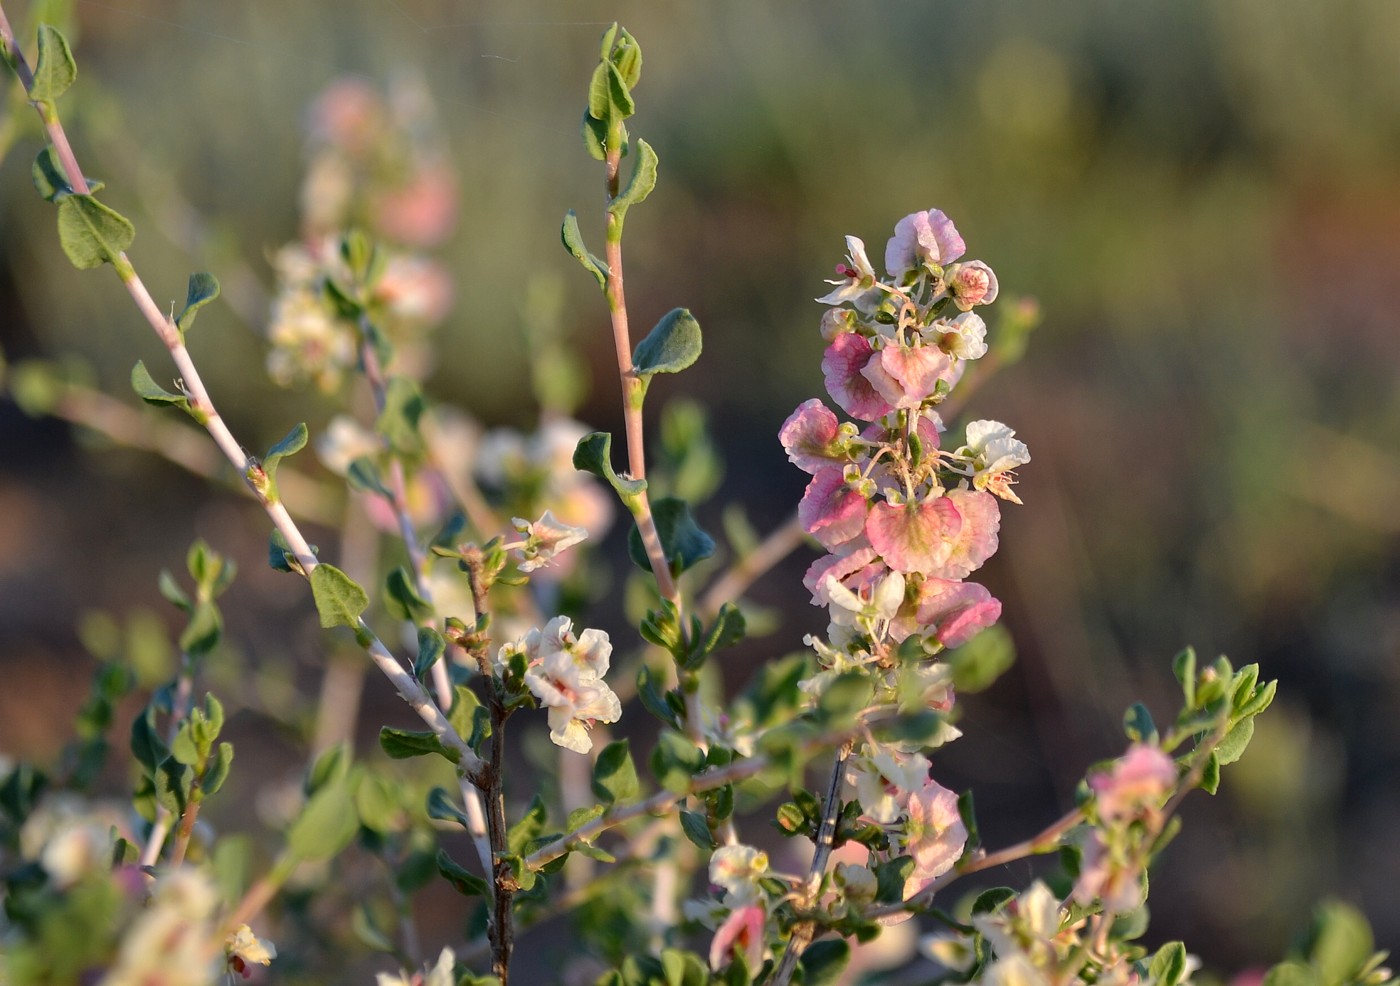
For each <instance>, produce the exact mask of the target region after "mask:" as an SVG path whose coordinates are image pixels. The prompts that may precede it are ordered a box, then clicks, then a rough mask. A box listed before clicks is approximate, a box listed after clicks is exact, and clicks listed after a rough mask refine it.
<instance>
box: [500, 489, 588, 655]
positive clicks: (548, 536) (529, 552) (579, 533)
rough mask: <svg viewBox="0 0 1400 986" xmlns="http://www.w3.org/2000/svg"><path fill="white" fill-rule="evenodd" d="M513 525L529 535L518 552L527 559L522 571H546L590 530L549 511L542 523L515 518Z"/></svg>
mask: <svg viewBox="0 0 1400 986" xmlns="http://www.w3.org/2000/svg"><path fill="white" fill-rule="evenodd" d="M511 524H512V525H513V526H514V527H515V529H516V531H518V532H519V533H521V534H524V535H525V542H524V544H523V545H521V546H520V547H519V548H517V549H516V550H518V551H519V552H520V554H521V556H522V557H523V558H524V559H525V560H524V561H522V562H521V563H520V570H521V571H522V572H533V571H534V570H535V569H537V568H543V567H544V566H545V565H548V564H549V563H550V562H552V561H553V560H554V557H555V556H556V555H558V554H559V553H560V552H562V551H565V550H567V549H568V548H572V547H573V546H574V545H576V544H578V543H579V542H580V541H582V540H583V539H584V538H586V537H588V531H586V530H584V529H583V528H582V527H570V526H569V525H568V524H561V523H560V522H559V521H558V520H557V519H556V518H555V516H554V514H553V513H552V512H550V511H548V510H546V511H545V512H544V516H542V517H541V518H540V519H539V520H526V519H525V518H524V517H515V518H512V519H511ZM584 632H585V633H587V632H589V631H584Z"/></svg>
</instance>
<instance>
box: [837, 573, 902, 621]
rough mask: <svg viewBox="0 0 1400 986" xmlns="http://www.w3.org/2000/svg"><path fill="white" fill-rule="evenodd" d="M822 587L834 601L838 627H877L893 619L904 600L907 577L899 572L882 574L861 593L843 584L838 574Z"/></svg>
mask: <svg viewBox="0 0 1400 986" xmlns="http://www.w3.org/2000/svg"><path fill="white" fill-rule="evenodd" d="M822 588H823V589H824V590H825V591H826V595H827V598H828V599H829V600H830V603H829V604H828V612H830V614H831V622H832V623H835V624H836V625H837V626H856V625H858V624H866V625H869V626H874V625H875V624H877V623H880V622H882V621H888V620H892V619H894V614H895V613H896V612H897V611H898V610H899V607H900V604H901V603H903V602H904V576H903V575H902V574H900V573H899V572H890V573H889V574H887V575H884V576H881V577H880V578H879V579H877V580H876V581H875V583H874V584H873V585H871V586H868V587H866V588H865V589H862V590H861V592H860V593H859V594H857V593H855V592H852V591H851V590H850V589H848V588H846V586H844V585H842V584H841V582H840V581H839V580H837V578H836V576H834V575H828V576H827V577H826V578H825V579H823V580H822Z"/></svg>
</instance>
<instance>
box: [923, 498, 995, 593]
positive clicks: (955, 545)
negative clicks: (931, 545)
mask: <svg viewBox="0 0 1400 986" xmlns="http://www.w3.org/2000/svg"><path fill="white" fill-rule="evenodd" d="M943 499H945V500H947V501H948V502H949V503H951V504H952V505H953V507H955V508H956V509H957V512H958V514H959V515H960V516H961V517H962V527H961V528H960V529H959V530H958V532H957V535H956V536H955V537H953V538H951V539H950V541H949V546H948V547H949V550H948V555H947V557H946V559H945V560H944V562H943V563H942V564H941V565H940V566H939V567H938V569H937V570H931V571H929V572H928V574H929V575H934V576H937V577H938V578H941V579H965V578H967V577H968V576H969V575H970V574H972V573H973V572H975V571H976V570H977V569H979V568H981V567H982V563H983V562H985V561H986V560H987V559H988V558H990V557H992V555H994V554H996V550H997V531H998V530H999V529H1000V528H1001V508H1000V507H999V506H998V505H997V501H996V497H994V496H992V495H991V494H990V493H983V492H981V491H980V490H949V491H948V492H947V494H945V495H944V497H943Z"/></svg>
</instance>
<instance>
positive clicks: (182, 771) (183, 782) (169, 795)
mask: <svg viewBox="0 0 1400 986" xmlns="http://www.w3.org/2000/svg"><path fill="white" fill-rule="evenodd" d="M155 782H156V800H157V801H159V802H160V803H161V804H162V805H164V806H165V807H166V809H167V810H169V811H171V812H173V813H174V814H176V815H183V814H184V813H185V806H186V805H187V804H189V803H190V792H191V791H192V790H193V788H194V771H192V770H190V768H189V766H188V765H187V764H183V763H181V762H180V761H179V760H176V759H175V758H174V757H166V758H165V759H164V760H162V761H161V762H160V766H159V767H157V768H156V774H155Z"/></svg>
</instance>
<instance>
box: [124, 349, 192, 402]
mask: <svg viewBox="0 0 1400 986" xmlns="http://www.w3.org/2000/svg"><path fill="white" fill-rule="evenodd" d="M131 389H132V390H134V391H136V396H137V397H139V398H141V399H142V400H143V401H145V402H146V403H147V404H150V405H152V406H154V407H160V406H161V405H162V404H170V405H174V406H175V407H178V408H180V409H182V410H185V411H188V410H189V409H190V401H189V398H188V397H186V396H185V395H184V394H172V393H171V392H170V391H168V390H166V389H165V388H164V387H162V386H161V385H160V384H158V383H156V382H155V380H153V379H152V378H151V372H150V371H149V370H147V369H146V364H145V363H143V362H141V361H140V360H137V361H136V365H135V366H133V367H132V368H131Z"/></svg>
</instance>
